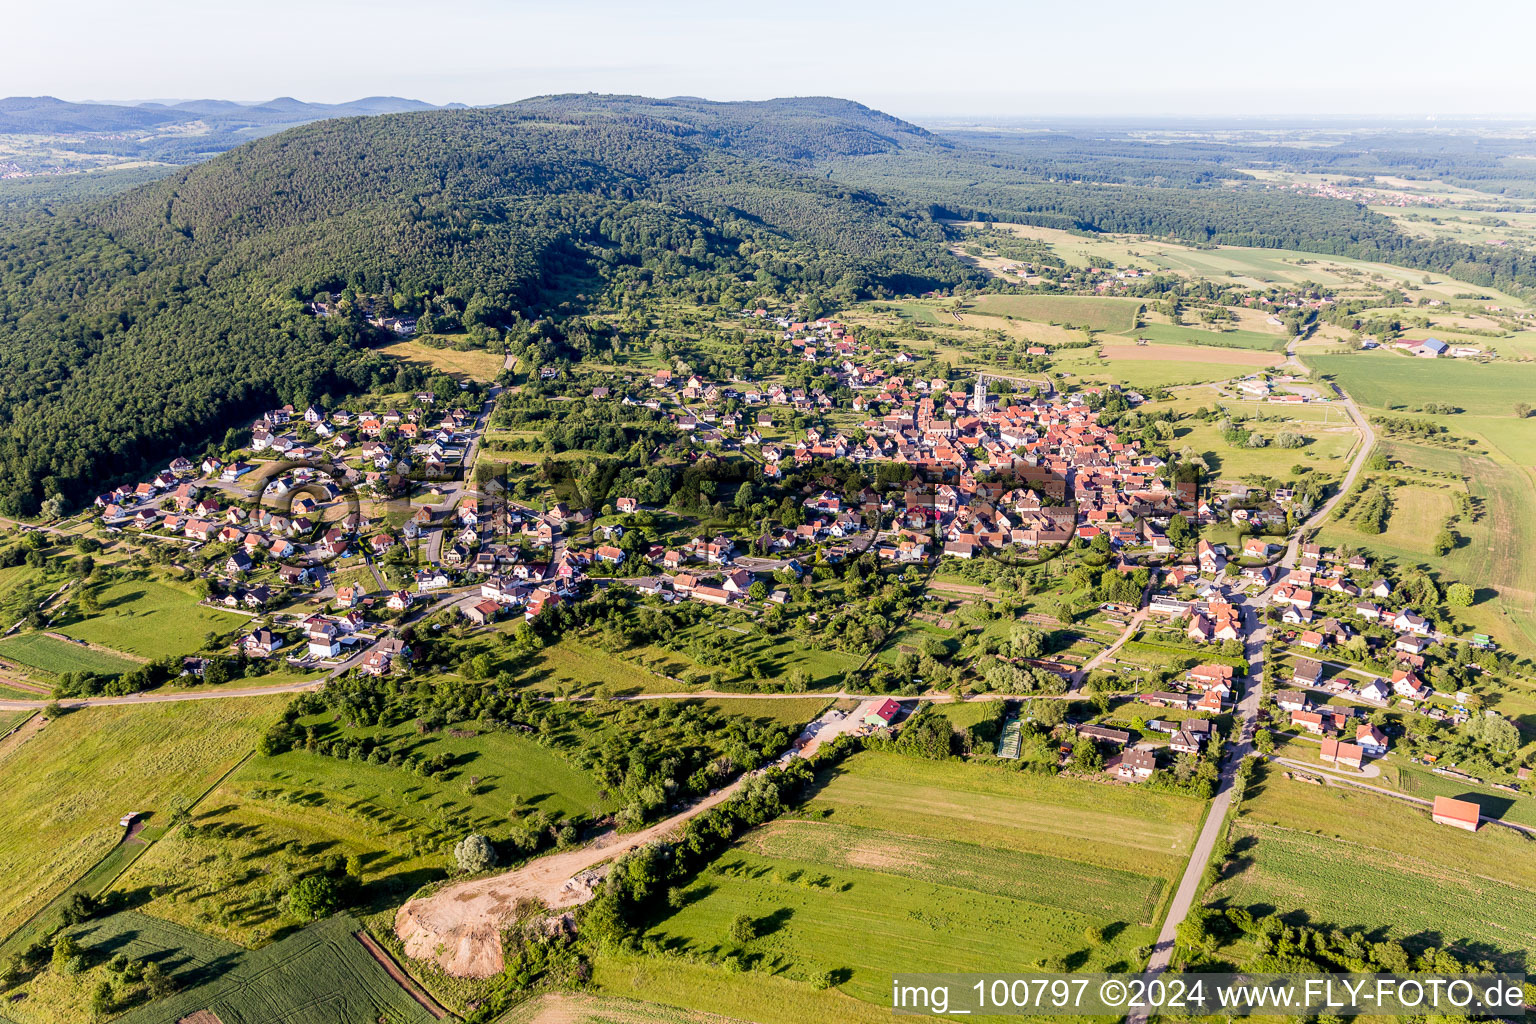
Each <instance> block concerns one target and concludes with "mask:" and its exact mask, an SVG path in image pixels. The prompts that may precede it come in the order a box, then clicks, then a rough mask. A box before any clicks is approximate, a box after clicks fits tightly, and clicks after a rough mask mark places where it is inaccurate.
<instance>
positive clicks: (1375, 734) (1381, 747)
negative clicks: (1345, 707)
mask: <svg viewBox="0 0 1536 1024" xmlns="http://www.w3.org/2000/svg"><path fill="white" fill-rule="evenodd" d="M1355 743H1356V745H1358V746H1359V747H1360V749H1361V750H1363V751H1365V752H1366V753H1367V754H1369V755H1370V756H1372V757H1381V756H1382V755H1383V754H1385V753H1386V752H1387V734H1386V733H1384V732H1382V731H1381V730H1380V729H1378V728H1377V727H1376V726H1374V725H1369V724H1367V725H1362V726H1360V727H1358V728H1357V729H1355Z"/></svg>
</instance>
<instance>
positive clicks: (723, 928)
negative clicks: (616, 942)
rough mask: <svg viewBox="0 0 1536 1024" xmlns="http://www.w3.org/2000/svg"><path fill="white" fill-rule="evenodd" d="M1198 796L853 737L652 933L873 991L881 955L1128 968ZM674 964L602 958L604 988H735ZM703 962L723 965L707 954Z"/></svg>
mask: <svg viewBox="0 0 1536 1024" xmlns="http://www.w3.org/2000/svg"><path fill="white" fill-rule="evenodd" d="M1202 810H1203V805H1202V804H1200V803H1199V802H1197V801H1193V800H1186V799H1183V798H1179V797H1169V796H1163V795H1157V794H1149V793H1139V792H1133V791H1131V790H1129V789H1123V788H1119V787H1113V786H1108V785H1104V786H1100V785H1096V784H1092V783H1083V782H1079V781H1074V780H1070V779H1060V778H1055V777H1046V776H1036V775H1026V774H1022V773H1018V772H1013V771H1008V770H1005V769H1000V768H993V767H984V766H981V765H971V764H965V763H961V762H935V761H922V760H917V759H913V758H908V757H904V756H901V755H897V754H891V753H885V752H872V751H870V752H865V753H862V754H858V755H856V756H854V757H852V758H850V759H849V760H847V761H845V762H843V763H842V764H841V765H840V766H838V767H836V768H832V769H829V770H828V771H827V772H826V773H824V774H823V776H822V777H821V778H820V779H818V783H817V788H816V789H815V791H814V793H813V796H812V798H811V799H810V800H809V801H808V802H807V803H806V804H805V805H804V806H802V807H801V808H800V809H798V810H797V811H796V812H794V813H792V814H791V815H789V816H786V817H784V818H781V819H779V820H777V821H774V822H771V823H769V824H767V825H764V826H762V827H760V828H758V829H755V830H753V831H752V832H749V833H748V834H747V835H745V836H743V837H742V839H741V840H740V841H738V842H737V843H736V844H735V845H734V846H733V847H732V848H731V849H729V850H728V851H726V852H725V853H723V854H722V855H721V856H720V857H719V858H718V859H717V860H716V861H715V862H714V863H713V864H712V865H711V866H710V867H709V868H707V869H706V870H705V871H703V872H702V873H701V874H700V875H699V877H698V878H697V879H696V880H695V881H694V882H693V883H692V884H691V885H690V886H689V887H688V888H687V889H686V890H685V891H684V893H683V901H682V905H681V907H679V908H678V909H677V910H675V911H674V912H671V913H670V914H669V915H668V916H666V917H664V918H662V919H661V920H659V921H656V922H655V923H654V925H653V926H652V928H651V929H650V930H649V932H648V934H647V937H648V938H649V939H653V940H655V941H657V942H659V943H661V944H662V945H663V946H664V947H667V948H672V949H676V950H679V951H686V952H689V953H693V954H698V955H701V956H703V957H705V958H706V959H710V960H718V959H721V958H733V959H734V960H735V961H736V962H739V963H740V964H741V965H742V966H745V967H747V968H749V969H750V970H752V971H753V972H754V974H755V975H761V974H767V975H772V976H774V977H776V978H782V979H786V980H792V981H798V982H805V981H810V980H814V979H815V978H817V977H820V976H823V975H825V974H827V973H828V972H831V973H832V974H833V975H834V976H835V977H838V978H841V979H843V980H841V981H840V982H839V988H840V989H841V990H842V991H843V992H845V993H847V994H849V995H853V996H857V997H858V998H860V999H863V1000H867V1001H869V1002H871V1003H876V1004H879V1003H881V1001H882V999H883V998H884V996H885V993H886V990H887V989H888V986H889V983H890V971H891V969H892V968H891V964H892V962H893V960H894V961H895V962H900V963H902V964H905V965H907V966H906V967H905V968H904V969H906V970H930V971H967V970H970V971H980V970H986V969H988V967H987V965H989V964H996V963H998V962H1002V961H1004V960H1006V961H1007V962H1010V963H1034V962H1040V961H1047V960H1052V959H1053V958H1054V959H1059V960H1060V961H1061V962H1062V963H1063V964H1064V965H1066V966H1067V967H1068V968H1070V969H1074V970H1103V969H1130V968H1133V967H1135V966H1137V965H1139V962H1140V952H1139V951H1140V947H1142V946H1143V945H1145V944H1146V943H1147V942H1149V941H1151V938H1152V936H1153V934H1154V931H1155V928H1156V924H1157V921H1158V918H1159V915H1160V913H1161V911H1162V908H1163V906H1164V905H1165V904H1166V901H1167V899H1168V896H1169V894H1170V892H1171V889H1172V880H1173V879H1175V878H1176V877H1177V876H1178V873H1179V872H1180V871H1181V870H1182V868H1183V864H1184V858H1185V857H1187V854H1188V850H1189V846H1190V842H1191V840H1192V837H1193V834H1194V830H1195V827H1196V825H1197V824H1198V822H1199V819H1200V815H1201V813H1202ZM742 915H745V916H747V917H748V918H750V919H751V920H752V921H753V922H754V926H755V931H756V936H755V937H754V938H752V939H750V940H748V941H744V942H743V941H740V940H739V939H735V938H733V937H732V935H731V923H732V922H733V921H734V920H736V919H737V918H738V917H740V916H742ZM671 970H672V968H671V967H663V966H658V967H656V968H655V971H656V972H657V973H654V974H649V975H648V976H647V981H646V983H645V984H643V985H640V986H638V988H637V990H634V991H625V990H624V987H623V981H622V979H623V978H624V977H625V975H626V973H627V967H626V968H625V969H623V970H618V971H616V973H615V974H614V975H610V976H609V977H613V978H614V981H613V982H612V983H611V985H612V988H611V991H612V992H613V994H616V995H617V994H626V995H634V996H637V997H639V998H646V999H655V1000H659V1001H662V1002H669V1003H673V1004H674V1005H681V1006H686V1007H689V1008H691V1009H700V1010H710V1011H713V1012H722V1013H730V1012H732V1010H731V1009H730V1007H732V1006H733V1005H737V1004H734V1003H733V1002H731V1001H730V1000H729V999H722V1000H721V1001H719V1002H716V1001H713V1000H712V999H709V998H702V997H695V998H692V999H688V998H683V997H682V994H681V993H672V992H671V990H670V988H669V986H668V985H666V984H665V979H666V978H667V977H669V975H668V973H667V972H669V971H671ZM714 975H720V976H722V977H729V975H728V974H725V972H722V971H720V970H719V969H718V968H714V969H706V977H713V976H714ZM724 984H727V985H728V982H727V983H724ZM712 986H713V983H711V984H709V985H704V986H701V987H699V988H698V991H700V992H703V991H706V990H708V989H709V988H711V987H712ZM604 988H605V990H609V983H605V984H604ZM792 991H793V992H794V993H804V994H805V995H804V996H803V997H802V996H800V995H794V996H791V995H790V994H789V993H786V998H796V999H800V998H812V997H813V996H812V994H811V993H812V992H813V990H811V989H810V988H809V987H808V986H805V985H803V984H802V985H797V986H795V988H794V989H793V990H792ZM816 998H819V997H816ZM753 1019H755V1020H778V1019H784V1017H783V1015H782V1014H780V1015H776V1016H771V1017H761V1016H755V1017H754V1018H753ZM837 1019H849V1018H846V1017H839V1018H837Z"/></svg>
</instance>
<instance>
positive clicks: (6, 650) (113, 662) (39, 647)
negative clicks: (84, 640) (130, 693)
mask: <svg viewBox="0 0 1536 1024" xmlns="http://www.w3.org/2000/svg"><path fill="white" fill-rule="evenodd" d="M0 658H4V659H6V660H7V661H14V662H15V663H16V664H18V665H21V666H24V667H26V668H30V669H36V670H37V671H39V672H46V673H48V674H50V675H59V674H61V673H64V672H107V673H112V672H131V671H132V670H133V669H135V668H137V667H138V663H137V662H134V661H130V660H128V659H127V658H119V657H116V656H114V655H111V654H108V653H106V652H105V651H97V650H92V649H91V648H89V647H84V646H82V645H80V644H72V643H70V642H69V641H68V640H59V639H56V638H55V637H51V636H44V635H43V634H42V633H17V634H14V635H12V636H8V637H6V638H5V639H3V640H0Z"/></svg>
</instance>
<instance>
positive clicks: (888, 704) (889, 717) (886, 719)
mask: <svg viewBox="0 0 1536 1024" xmlns="http://www.w3.org/2000/svg"><path fill="white" fill-rule="evenodd" d="M900 714H901V705H900V704H898V703H896V702H895V701H894V700H891V699H890V698H886V699H885V700H883V701H881V702H880V706H879V707H877V708H875V709H874V710H873V711H871V712H869V713H868V714H866V715H865V716H864V724H865V725H867V726H869V727H870V728H872V729H883V728H885V727H886V726H889V725H890V724H891V723H892V722H894V721H895V720H896V717H897V716H898V715H900Z"/></svg>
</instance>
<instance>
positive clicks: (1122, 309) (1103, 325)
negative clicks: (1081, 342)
mask: <svg viewBox="0 0 1536 1024" xmlns="http://www.w3.org/2000/svg"><path fill="white" fill-rule="evenodd" d="M1140 308H1141V301H1140V300H1139V299H1118V298H1100V297H1098V296H1091V295H991V294H989V295H978V296H977V297H976V298H975V299H974V300H972V301H971V303H970V305H969V306H967V307H966V312H968V313H982V314H988V315H991V316H1004V317H1017V318H1019V319H1022V320H1035V321H1038V322H1041V323H1056V324H1062V325H1065V326H1067V327H1076V328H1083V329H1087V330H1090V331H1108V332H1110V333H1114V334H1119V333H1121V332H1123V331H1129V330H1131V329H1132V328H1133V327H1135V326H1136V313H1137V311H1138V310H1139V309H1140Z"/></svg>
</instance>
